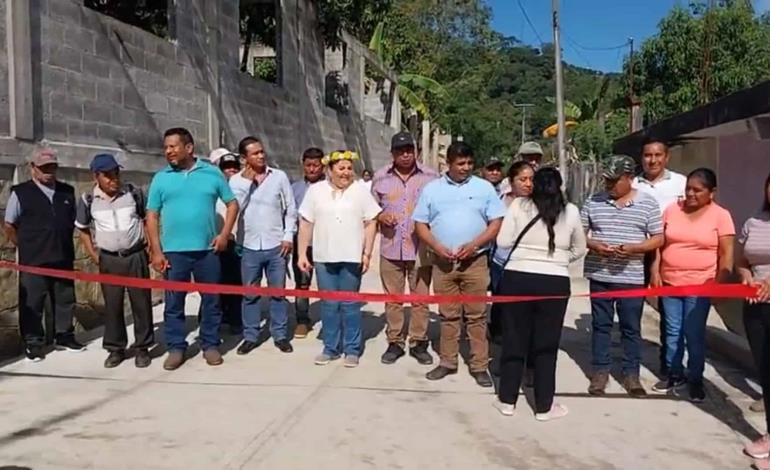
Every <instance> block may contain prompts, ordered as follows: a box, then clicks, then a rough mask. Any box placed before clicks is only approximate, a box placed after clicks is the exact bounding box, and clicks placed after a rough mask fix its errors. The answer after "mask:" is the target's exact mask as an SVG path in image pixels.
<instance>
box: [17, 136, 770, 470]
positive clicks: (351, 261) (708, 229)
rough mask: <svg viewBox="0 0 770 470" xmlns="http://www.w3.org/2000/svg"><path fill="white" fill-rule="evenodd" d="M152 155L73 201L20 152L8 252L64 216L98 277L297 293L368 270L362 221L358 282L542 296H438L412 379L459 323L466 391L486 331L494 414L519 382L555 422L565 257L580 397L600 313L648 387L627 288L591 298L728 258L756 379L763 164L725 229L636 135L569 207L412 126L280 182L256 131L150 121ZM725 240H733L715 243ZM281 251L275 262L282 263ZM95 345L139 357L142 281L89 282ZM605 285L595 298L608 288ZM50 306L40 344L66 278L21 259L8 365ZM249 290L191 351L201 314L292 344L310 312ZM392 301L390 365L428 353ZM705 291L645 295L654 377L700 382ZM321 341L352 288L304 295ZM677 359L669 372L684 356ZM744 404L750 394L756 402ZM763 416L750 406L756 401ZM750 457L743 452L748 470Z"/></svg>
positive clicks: (760, 352)
mask: <svg viewBox="0 0 770 470" xmlns="http://www.w3.org/2000/svg"><path fill="white" fill-rule="evenodd" d="M163 152H164V154H165V157H166V160H167V163H168V165H167V166H166V167H165V168H163V169H162V170H160V171H159V172H158V173H156V174H155V176H154V177H153V179H152V182H151V184H150V186H149V190H148V194H147V196H146V198H145V195H144V192H143V191H142V190H141V189H140V188H139V187H137V186H134V185H132V184H130V183H128V182H124V181H122V180H121V172H120V168H121V167H120V165H119V163H118V161H117V160H116V159H115V157H114V156H113V155H110V154H99V155H96V156H94V157H93V160H92V162H91V165H90V169H91V171H92V173H93V178H94V185H93V188H92V190H90V191H87V192H85V193H83V194H80V195H76V194H75V190H74V188H73V187H72V186H70V185H68V184H66V183H63V182H60V181H58V180H57V178H56V174H57V168H58V165H57V163H58V161H57V156H56V153H55V152H53V151H52V150H50V149H43V150H40V151H38V152H36V153H35V154H34V155H33V156H32V158H31V161H30V172H31V176H32V177H31V179H30V180H29V181H26V182H24V183H21V184H18V185H16V186H14V187H13V188H12V190H11V193H10V197H9V200H8V204H7V209H6V213H5V229H6V233H7V236H8V239H9V240H10V241H11V242H12V243H13V244H15V245H16V246H17V248H18V260H19V263H20V264H23V265H29V266H42V267H51V268H59V269H66V270H71V269H73V264H74V260H75V249H74V246H73V233H74V230H75V229H76V228H77V230H78V234H79V238H80V240H81V241H82V245H83V248H84V250H85V252H86V253H87V254H88V255H89V256H90V257H91V259H92V260H93V262H94V263H96V264H97V265H98V267H99V272H101V273H105V274H116V275H123V276H130V277H137V278H149V277H150V271H149V267H150V266H151V267H152V269H154V270H155V271H157V272H158V273H161V274H162V275H163V276H164V277H165V278H166V279H168V280H172V281H185V282H187V281H190V280H192V279H194V280H195V282H198V283H224V284H233V285H245V286H251V285H260V284H261V282H262V278H263V277H264V278H266V282H267V285H268V287H272V288H284V287H285V286H286V279H287V277H291V278H293V282H294V286H295V288H297V289H305V290H306V289H309V288H310V285H311V282H312V279H313V276H314V275H315V276H316V277H317V284H318V288H319V290H323V291H338V292H358V291H359V289H360V286H361V279H362V276H363V274H364V273H366V272H367V271H368V270H369V268H370V267H371V266H372V265H373V264H372V259H371V258H372V255H373V253H374V252H375V250H374V243H375V240H376V237H377V234H378V233H379V236H380V247H379V256H380V259H379V261H378V263H377V265H378V266H379V276H380V279H381V281H382V286H383V290H384V292H385V293H386V294H394V295H399V294H403V293H405V292H406V290H407V287H408V289H409V291H410V292H411V293H414V294H428V293H429V292H430V289H431V286H432V289H433V292H434V293H435V294H437V295H462V294H467V295H470V296H483V295H486V294H487V293H488V292H492V293H493V294H501V295H537V296H543V297H544V298H543V299H542V300H536V301H531V302H517V303H502V304H494V305H493V306H492V308H491V310H490V312H489V318H487V317H488V315H487V305H486V304H485V303H480V302H479V303H474V302H471V303H465V304H458V303H442V304H440V305H439V318H440V339H439V346H438V351H437V352H438V363H437V364H435V365H434V367H433V368H431V369H430V370H429V371H427V373H426V375H425V377H426V378H427V379H428V380H440V379H443V378H445V377H446V376H448V375H452V374H456V373H457V372H458V369H459V362H458V355H459V344H460V336H461V331H462V330H463V327H464V329H465V331H466V335H467V337H468V341H469V345H470V356H469V360H468V366H469V372H470V375H471V376H472V377H473V379H474V380H475V381H476V383H477V384H478V385H480V386H482V387H492V386H493V380H492V377H491V376H490V373H489V364H490V361H491V359H490V344H493V345H494V344H498V345H499V346H500V352H499V354H497V356H498V357H497V358H496V359H497V360H498V361H499V368H498V369H499V370H498V372H499V376H500V385H499V387H498V389H497V400H496V401H495V405H496V407H497V409H498V410H499V411H500V413H502V414H503V415H506V416H510V415H513V414H514V413H515V409H516V404H517V401H518V396H519V393H520V390H521V387H522V383H524V384H525V385H530V386H532V387H533V388H534V396H535V417H536V419H537V420H540V421H548V420H552V419H557V418H561V417H564V416H566V415H567V414H568V410H567V408H566V407H565V406H564V405H562V404H559V403H557V402H555V401H554V393H555V389H556V363H557V355H558V350H559V343H560V340H561V332H562V326H563V322H564V318H565V314H566V310H567V302H568V298H569V296H570V276H569V271H568V269H569V266H570V264H571V263H573V262H575V261H577V260H579V259H582V258H584V259H585V268H584V269H585V272H584V274H585V277H586V278H587V279H588V280H589V283H590V291H591V292H592V293H603V295H602V296H601V297H593V298H592V299H591V314H592V329H591V330H592V331H591V351H592V368H593V372H592V374H591V377H590V383H589V385H588V392H589V393H590V394H591V395H597V396H601V395H603V394H604V393H605V390H606V387H607V385H608V382H609V376H610V369H611V367H612V364H613V359H612V357H611V332H612V329H613V327H614V323H615V318H616V317H617V319H618V323H619V329H620V333H621V344H622V355H623V357H622V373H623V381H622V385H623V387H624V388H625V389H626V391H627V392H628V394H629V395H630V396H632V397H643V396H645V395H646V394H647V391H646V390H645V388H644V387H643V385H642V383H641V381H640V379H639V371H640V357H641V317H642V309H643V303H644V299H643V298H641V297H637V298H627V297H623V296H618V297H612V292H614V291H618V290H625V289H635V288H644V287H646V286H653V287H655V286H688V285H694V284H704V283H719V282H724V281H726V280H727V279H728V278H729V276H731V275H732V274H733V273H735V274H737V275H738V276H739V277H740V279H741V281H742V282H744V283H746V284H749V285H756V286H757V287H758V289H759V290H758V294H757V297H756V298H752V299H747V301H746V304H745V316H744V319H745V324H746V330H747V332H748V339H749V342H750V345H751V349H752V351H753V353H754V356H755V360H756V363H757V368H758V370H759V372H760V377H761V382H762V386H763V388H764V387H770V360H766V358H767V357H768V355H770V321H768V318H770V316H769V315H770V310H768V305H770V303H769V302H770V177H769V178H768V180H767V183H766V185H765V187H764V188H763V195H764V197H763V205H762V207H761V209H760V210H759V211H758V212H757V215H755V216H754V217H752V218H750V219H749V220H748V221H747V222H746V223H745V224H744V225H743V228H742V230H741V231H740V232H738V234H737V235H738V238H737V243H735V241H736V240H735V237H736V230H735V226H734V223H733V220H732V218H731V215H730V213H729V212H728V211H727V210H726V209H725V208H723V207H721V206H720V205H719V204H718V203H717V202H716V200H715V194H716V189H717V178H716V175H715V174H714V172H713V171H711V170H709V169H707V168H699V169H696V170H694V171H692V172H690V174H689V175H687V176H684V175H681V174H678V173H676V172H674V171H672V170H670V169H668V168H667V165H668V160H669V155H668V147H667V145H666V144H665V143H664V142H661V141H658V140H654V139H653V140H650V141H648V142H646V143H645V144H644V146H643V148H642V151H641V156H640V160H641V167H642V172H641V173H640V174H637V163H636V161H635V160H634V159H633V158H631V157H628V156H613V157H610V158H608V159H607V160H606V161H605V162H604V164H603V165H602V173H601V177H602V179H603V182H604V189H603V190H602V191H599V192H598V193H596V194H594V195H593V196H591V197H590V198H589V199H588V200H587V201H586V202H585V203H584V204H583V205H582V208H580V209H579V208H578V207H576V206H575V205H573V204H571V203H570V202H569V201H567V200H566V198H565V195H564V192H563V190H562V187H563V181H562V177H561V175H560V174H559V172H558V171H557V170H556V169H554V168H551V167H541V165H542V158H543V151H542V149H541V148H540V146H539V145H538V144H537V143H535V142H525V143H523V144H522V145H521V147H520V148H519V151H518V153H517V155H516V158H515V159H514V161H513V162H512V164H511V165H510V167H509V169H508V170H507V171H505V165H504V164H503V162H502V161H499V160H490V161H488V162H487V163H486V165H485V166H484V168H483V169H482V171H481V177H479V176H475V175H474V169H475V156H474V153H473V149H472V148H471V147H470V146H469V145H468V144H467V143H464V142H455V143H453V144H452V145H450V147H449V148H448V150H447V157H446V164H447V170H446V172H445V173H443V174H439V173H437V172H436V171H435V170H433V169H431V168H428V167H426V166H424V165H423V164H422V163H420V159H419V155H418V148H417V145H416V142H415V140H414V138H413V137H412V136H411V135H410V134H409V133H406V132H402V133H399V134H396V135H395V136H394V137H393V139H392V142H391V154H392V162H391V163H390V164H388V165H387V166H385V167H384V168H381V169H378V170H377V171H375V172H373V173H372V172H371V171H369V170H366V174H365V175H364V176H365V177H364V178H362V179H361V180H359V179H358V178H357V177H356V171H355V166H356V160H358V156H357V155H356V154H355V153H354V152H351V151H344V150H339V151H333V152H330V153H329V154H326V153H325V152H324V151H322V150H321V149H319V148H308V149H307V150H305V152H304V153H303V154H302V156H301V159H302V168H303V177H302V178H301V179H299V180H297V181H294V182H293V183H292V182H290V179H289V177H288V175H287V174H286V173H285V172H284V171H282V170H280V169H278V168H276V167H275V166H271V165H270V164H269V158H268V154H267V151H266V149H265V146H264V144H263V142H262V141H260V140H259V139H258V138H256V137H253V136H249V137H246V138H244V139H242V140H241V141H240V143H239V145H238V149H237V151H236V152H231V151H229V150H227V149H216V150H214V151H213V152H211V154H210V156H209V158H208V159H202V158H196V157H195V146H194V141H193V137H192V135H191V134H190V133H189V132H188V131H187V130H186V129H183V128H173V129H169V130H167V131H166V132H165V134H164V140H163ZM734 246H735V247H737V248H736V250H735V252H734ZM289 263H291V269H289ZM101 287H102V292H103V295H104V301H105V331H104V338H103V343H102V346H103V348H104V349H105V350H106V351H107V352H108V354H107V358H106V360H105V362H104V366H105V367H107V368H112V367H117V366H118V365H120V364H121V363H122V362H123V361H125V360H126V359H127V358H129V357H131V356H132V357H133V358H134V362H135V365H136V366H137V367H147V366H149V365H150V363H151V361H152V358H151V356H150V353H149V350H150V348H151V347H152V346H153V345H154V343H155V340H154V337H153V334H154V333H153V321H152V308H151V296H150V291H149V289H144V288H123V287H120V286H112V285H107V284H105V285H102V286H101ZM126 291H127V293H128V297H129V300H130V304H131V313H132V315H133V319H134V322H133V324H134V325H133V329H134V343H133V344H132V345H131V346H130V347H129V345H128V338H127V334H126V325H125V319H124V311H123V303H124V295H125V293H126ZM607 293H609V294H607ZM47 298H50V300H51V302H50V303H51V307H52V313H53V315H52V318H53V332H52V336H53V345H54V347H55V348H57V349H66V350H69V351H82V350H83V349H84V346H83V345H82V344H80V343H79V342H78V341H77V340H76V339H75V336H74V329H73V306H74V303H75V294H74V285H73V282H72V281H70V280H66V279H59V278H54V277H48V276H42V275H37V274H29V273H24V272H22V273H20V276H19V308H20V330H21V335H22V337H23V341H24V345H25V354H26V357H27V358H28V359H29V360H32V361H40V360H42V359H44V357H45V353H46V351H47V350H48V349H47V346H46V332H45V330H44V327H43V310H44V304H45V301H46V299H47ZM185 299H186V293H184V292H175V291H167V292H166V293H165V303H164V307H163V308H164V312H163V318H164V326H165V333H164V339H165V343H166V344H165V347H166V351H167V356H166V359H165V361H164V363H163V367H164V368H165V369H166V370H175V369H177V368H179V367H180V366H182V365H183V363H184V362H185V361H186V360H187V355H186V352H187V349H188V343H187V329H186V327H185V317H186V314H185ZM259 302H260V297H259V296H255V295H244V296H242V297H240V296H234V295H222V296H219V295H214V294H207V293H204V294H202V295H201V306H200V311H199V335H198V342H199V343H200V347H201V350H202V351H203V358H204V360H205V361H206V363H207V364H209V365H211V366H217V365H220V364H222V363H223V359H222V355H221V353H220V351H219V345H220V341H221V340H220V326H221V325H222V324H223V323H224V324H226V325H228V327H229V328H230V332H231V333H233V334H238V335H241V336H242V342H241V343H240V345H239V346H238V348H237V354H239V355H246V354H249V353H251V352H252V351H253V350H255V349H256V348H258V347H260V346H261V345H262V344H263V343H264V342H265V340H266V337H268V336H269V337H271V338H272V340H273V344H274V345H275V347H276V348H277V349H278V350H280V351H281V352H283V353H291V352H292V351H293V347H292V343H291V341H292V340H299V339H301V338H305V337H306V336H307V335H308V334H309V332H310V331H311V330H312V328H313V326H314V325H313V322H312V320H311V317H310V314H309V302H308V299H307V298H296V300H295V302H296V305H295V312H296V321H295V322H294V324H295V325H296V326H294V330H293V331H290V328H289V325H290V324H292V322H291V321H290V319H289V313H288V312H289V309H288V308H287V299H286V298H285V297H282V296H274V297H271V298H270V299H269V311H270V316H269V321H268V322H267V325H269V331H264V329H265V327H264V326H263V323H262V321H261V314H260V308H259ZM411 307H412V308H411V313H410V315H409V316H408V317H407V315H406V314H405V310H404V306H403V304H401V303H397V302H388V303H386V305H385V320H386V323H387V327H386V338H387V342H388V346H387V348H386V350H385V351H384V353H383V354H382V356H381V362H382V363H384V364H393V363H395V362H396V361H398V360H399V359H400V358H401V357H403V356H405V355H406V353H407V350H408V353H409V355H410V356H412V357H413V358H414V359H415V360H416V361H417V362H418V363H419V364H422V365H426V366H427V365H433V364H434V357H433V355H432V354H431V351H430V348H429V338H428V325H429V315H430V313H429V309H428V305H426V304H414V305H412V306H411ZM710 307H711V303H710V300H709V299H708V298H706V297H687V296H685V297H662V298H660V299H659V305H658V309H659V311H660V314H661V347H660V350H661V351H660V359H661V363H660V371H659V372H660V374H659V376H660V377H661V378H662V380H661V381H660V382H658V383H656V384H655V385H654V387H653V390H654V391H655V392H658V393H672V394H683V395H684V394H685V389H686V396H687V397H688V398H689V399H690V400H691V401H693V402H696V403H698V402H701V401H703V400H704V399H705V398H706V389H705V388H704V384H703V373H704V364H705V329H706V320H707V316H708V313H709V310H710ZM320 319H321V323H322V325H323V330H322V332H321V333H322V334H321V339H322V340H323V349H322V351H321V352H320V353H319V354H318V356H317V357H316V358H315V364H317V365H326V364H329V363H330V362H332V361H335V360H340V359H341V360H342V363H343V365H344V366H345V367H351V368H352V367H356V366H358V364H359V359H360V356H361V352H362V346H363V345H362V343H363V338H362V313H361V304H360V303H359V302H353V301H345V300H341V301H332V300H322V301H321V302H320ZM685 353H686V355H687V358H688V359H687V365H686V367H685V365H684V363H683V358H684V356H685ZM763 403H764V409H765V410H768V409H770V406H768V405H770V404H768V403H767V398H764V402H763ZM768 426H769V427H770V416H768ZM745 452H746V453H748V454H749V455H751V456H752V457H754V458H756V459H757V462H758V463H757V465H758V466H760V468H770V460H768V456H770V437H769V436H767V435H766V436H764V437H763V438H761V439H759V440H758V441H756V442H753V443H750V444H748V445H747V446H746V449H745ZM763 465H764V466H763Z"/></svg>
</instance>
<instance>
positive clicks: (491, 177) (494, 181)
mask: <svg viewBox="0 0 770 470" xmlns="http://www.w3.org/2000/svg"><path fill="white" fill-rule="evenodd" d="M481 176H482V177H483V178H484V179H485V180H487V181H489V183H490V184H491V185H492V186H493V187H494V188H495V191H496V192H497V194H498V195H499V194H500V189H501V188H502V185H501V184H500V183H502V182H503V162H502V161H500V160H498V159H497V158H492V159H491V160H489V161H488V162H487V164H486V165H484V169H483V170H482V171H481Z"/></svg>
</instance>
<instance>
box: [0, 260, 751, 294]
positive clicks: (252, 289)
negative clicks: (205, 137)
mask: <svg viewBox="0 0 770 470" xmlns="http://www.w3.org/2000/svg"><path fill="white" fill-rule="evenodd" d="M0 268H5V269H11V270H14V271H20V272H25V273H30V274H38V275H41V276H50V277H55V278H59V279H70V280H73V281H84V282H98V283H101V284H110V285H116V286H123V287H138V288H141V289H161V290H171V291H179V292H200V293H202V294H232V295H253V296H270V297H287V296H288V297H306V298H312V299H321V300H333V301H338V302H339V301H342V302H394V303H422V304H451V303H465V304H469V303H511V302H527V301H532V300H546V299H563V298H564V296H537V295H494V296H492V295H418V294H401V295H393V294H382V293H374V292H342V291H315V290H300V289H283V288H278V287H260V286H232V285H226V284H206V283H196V282H181V281H167V280H162V279H145V278H138V277H128V276H116V275H114V274H99V273H89V272H84V271H69V270H65V269H53V268H40V267H35V266H25V265H20V264H17V263H12V262H10V261H0ZM756 295H757V287H755V286H746V285H743V284H716V283H708V284H700V285H693V286H663V287H653V288H640V289H626V290H616V291H610V292H596V293H591V294H580V295H574V296H572V297H583V298H585V297H593V298H619V297H620V298H630V297H710V298H725V299H746V298H752V297H756Z"/></svg>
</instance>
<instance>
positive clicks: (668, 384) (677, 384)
mask: <svg viewBox="0 0 770 470" xmlns="http://www.w3.org/2000/svg"><path fill="white" fill-rule="evenodd" d="M685 385H687V380H685V379H684V378H682V377H673V376H672V377H669V378H668V379H666V380H661V381H660V382H658V383H656V384H655V385H653V386H652V389H653V390H654V391H656V392H660V393H668V392H676V391H677V390H679V389H680V388H682V387H684V386H685Z"/></svg>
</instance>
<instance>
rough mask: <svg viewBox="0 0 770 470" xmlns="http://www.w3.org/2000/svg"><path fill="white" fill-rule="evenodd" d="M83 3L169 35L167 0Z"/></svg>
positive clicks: (89, 1)
mask: <svg viewBox="0 0 770 470" xmlns="http://www.w3.org/2000/svg"><path fill="white" fill-rule="evenodd" d="M83 5H85V6H86V7H88V8H91V9H93V10H96V11H98V12H100V13H104V14H105V15H108V16H111V17H113V18H116V19H118V20H120V21H123V22H125V23H128V24H130V25H133V26H136V27H138V28H142V29H144V30H145V31H149V32H151V33H153V34H156V35H158V36H160V37H167V36H168V4H167V2H165V1H161V2H159V1H151V0H85V1H84V2H83Z"/></svg>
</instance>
